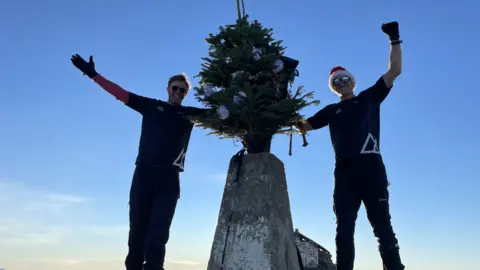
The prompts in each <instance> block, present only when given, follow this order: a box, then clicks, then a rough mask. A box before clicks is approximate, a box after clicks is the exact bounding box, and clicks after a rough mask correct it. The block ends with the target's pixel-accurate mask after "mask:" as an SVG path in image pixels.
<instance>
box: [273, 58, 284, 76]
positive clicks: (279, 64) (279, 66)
mask: <svg viewBox="0 0 480 270" xmlns="http://www.w3.org/2000/svg"><path fill="white" fill-rule="evenodd" d="M273 70H274V71H275V72H276V73H279V72H281V71H282V70H283V61H282V60H280V59H277V60H275V62H273Z"/></svg>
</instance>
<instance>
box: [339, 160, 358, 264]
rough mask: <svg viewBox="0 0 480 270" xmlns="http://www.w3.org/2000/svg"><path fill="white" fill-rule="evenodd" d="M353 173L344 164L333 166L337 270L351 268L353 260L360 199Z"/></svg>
mask: <svg viewBox="0 0 480 270" xmlns="http://www.w3.org/2000/svg"><path fill="white" fill-rule="evenodd" d="M354 173H355V172H354V171H353V170H351V169H350V168H349V166H346V165H343V166H342V165H338V166H337V167H336V168H335V189H334V193H333V209H334V212H335V215H336V219H337V234H336V237H335V243H336V248H337V270H352V269H353V265H354V260H355V244H354V234H355V222H356V220H357V213H358V209H359V208H360V205H361V202H362V201H361V197H360V194H359V192H358V188H357V187H358V184H357V183H358V181H356V180H357V177H355V174H354Z"/></svg>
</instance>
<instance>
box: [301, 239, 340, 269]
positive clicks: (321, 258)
mask: <svg viewBox="0 0 480 270" xmlns="http://www.w3.org/2000/svg"><path fill="white" fill-rule="evenodd" d="M295 244H296V245H297V247H298V250H299V252H300V256H301V259H302V264H303V267H304V270H336V269H337V267H336V266H335V264H334V263H333V261H332V255H331V254H330V252H329V251H328V250H327V249H326V248H324V247H322V246H321V245H319V244H317V243H316V242H315V241H313V240H312V239H310V238H308V237H306V236H305V235H303V234H302V233H300V232H299V231H298V230H295Z"/></svg>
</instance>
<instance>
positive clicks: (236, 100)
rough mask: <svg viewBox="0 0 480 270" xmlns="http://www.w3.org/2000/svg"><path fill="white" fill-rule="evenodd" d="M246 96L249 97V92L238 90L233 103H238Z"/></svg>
mask: <svg viewBox="0 0 480 270" xmlns="http://www.w3.org/2000/svg"><path fill="white" fill-rule="evenodd" d="M246 97H247V94H245V92H243V91H240V92H238V95H235V96H234V97H233V103H235V104H238V103H239V102H240V101H241V100H242V99H244V98H246Z"/></svg>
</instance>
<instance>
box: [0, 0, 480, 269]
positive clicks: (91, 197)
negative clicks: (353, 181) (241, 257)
mask: <svg viewBox="0 0 480 270" xmlns="http://www.w3.org/2000/svg"><path fill="white" fill-rule="evenodd" d="M164 2H165V1H164ZM3 4H4V5H3V8H2V9H0V33H1V34H2V35H1V36H2V37H3V40H4V42H0V49H1V50H2V51H3V52H4V56H3V58H2V60H3V65H1V66H0V88H1V89H2V90H3V91H2V94H3V95H2V98H1V99H0V104H1V105H0V123H1V130H2V132H0V149H2V151H1V152H0V269H1V268H2V267H3V268H4V269H5V270H30V269H33V268H35V269H38V270H60V269H62V270H64V269H69V270H85V269H92V268H96V269H104V270H114V269H121V268H122V267H123V265H124V260H125V256H126V252H127V234H128V193H129V189H130V183H131V178H132V175H133V169H134V166H135V165H134V163H135V158H136V155H137V150H138V142H139V134H140V123H141V115H139V114H138V113H136V112H134V111H133V110H131V109H129V108H128V107H126V106H125V105H123V104H122V103H120V102H119V101H117V100H115V98H113V97H111V96H110V95H109V94H107V93H105V91H104V90H102V89H101V88H100V87H99V86H98V85H96V84H95V83H94V82H92V81H91V80H90V79H88V77H87V76H83V75H82V74H81V72H79V71H78V70H76V69H75V68H74V67H73V66H72V64H71V62H70V56H71V55H72V54H75V53H78V54H80V55H81V56H82V57H83V58H85V59H88V56H90V55H93V56H94V59H95V64H96V68H97V71H98V72H99V73H100V74H102V75H103V76H105V77H106V78H108V79H109V80H112V81H113V82H115V83H117V84H119V85H121V86H122V87H124V88H125V89H128V90H130V91H132V92H134V93H137V94H140V95H144V96H148V97H154V98H159V99H162V100H166V98H167V95H166V92H165V87H166V83H167V80H168V78H169V77H170V76H171V75H173V74H178V73H182V72H185V73H187V75H188V77H189V78H190V79H191V81H192V85H193V86H196V85H197V84H198V79H196V78H194V76H195V75H196V74H198V72H199V71H200V68H201V66H200V65H201V63H202V60H201V57H206V56H207V53H208V44H207V43H206V41H205V38H206V37H207V36H208V34H209V33H215V32H216V31H218V27H219V26H221V25H225V24H231V23H234V22H235V20H236V18H237V15H236V5H235V2H234V1H233V0H231V1H221V0H211V1H205V2H198V1H193V0H187V1H183V2H182V3H180V4H175V3H174V2H168V3H167V2H165V3H163V4H160V2H153V1H146V2H141V3H140V2H138V3H137V4H136V5H133V4H128V3H126V2H119V3H116V4H115V5H112V4H109V3H107V2H95V1H93V0H85V1H82V2H60V1H47V2H42V3H40V2H38V1H33V0H23V1H5V2H4V3H3ZM245 6H246V9H247V13H248V14H249V16H250V19H251V20H254V19H256V20H259V22H260V23H262V24H263V26H265V27H269V28H273V33H274V34H273V36H274V38H275V39H277V40H283V41H284V42H283V45H284V46H285V47H287V49H286V50H285V55H286V56H288V57H292V58H294V59H298V60H299V61H300V63H299V65H298V70H299V73H300V76H299V77H298V78H296V80H295V84H294V87H298V86H301V85H304V86H305V90H306V91H311V90H315V99H319V100H320V101H321V103H320V105H319V106H312V107H309V108H307V109H305V110H303V111H302V112H301V113H302V114H304V115H305V116H307V117H308V116H311V115H313V114H314V113H315V112H317V111H318V110H319V109H321V108H323V107H324V106H326V105H328V104H331V103H334V102H337V101H338V97H337V96H335V94H333V93H332V92H331V91H330V90H329V89H328V74H329V71H330V69H331V68H332V67H334V66H336V65H342V66H344V67H345V68H346V69H348V70H350V71H351V72H352V73H353V74H354V75H355V78H356V81H357V90H356V91H357V93H358V92H360V91H361V90H362V89H365V88H367V87H369V86H371V85H372V84H374V83H375V81H376V80H377V79H378V78H379V77H380V76H381V75H383V73H384V72H386V71H387V68H388V54H389V48H390V47H389V40H388V37H386V35H385V34H384V33H382V31H381V29H380V27H381V25H382V23H386V22H390V21H398V22H399V26H400V27H399V28H400V36H401V39H402V40H403V41H404V42H403V44H402V47H403V64H404V68H403V73H402V74H401V75H400V77H399V78H398V79H397V80H396V82H395V85H394V87H393V89H392V91H391V93H390V94H389V96H388V97H387V98H386V100H385V101H384V102H383V104H382V110H381V114H382V115H381V138H382V139H381V151H382V155H383V158H384V160H385V164H386V168H387V173H388V176H389V179H390V182H391V185H390V188H389V190H390V196H391V199H390V201H391V215H392V224H393V228H394V231H395V232H396V234H397V237H398V240H399V245H400V254H401V256H402V261H403V262H404V264H405V265H406V268H407V269H411V270H423V269H435V270H451V269H462V270H478V269H480V259H479V258H478V254H480V248H479V247H478V243H479V242H480V234H479V233H478V228H480V217H479V215H478V214H477V215H476V214H475V213H478V209H477V208H478V206H479V205H480V198H479V197H478V190H479V188H480V182H479V181H478V175H479V174H480V168H479V166H478V160H479V158H478V153H480V143H479V142H478V138H479V135H480V129H479V126H478V122H479V121H478V116H479V115H480V109H479V106H477V105H476V102H477V100H478V99H479V98H480V91H478V90H477V88H478V86H476V84H475V83H476V79H475V78H476V77H477V76H478V74H477V73H478V68H475V66H477V62H479V61H480V53H479V52H478V49H477V46H478V41H479V40H480V39H479V37H478V35H475V33H476V32H478V30H475V29H477V28H478V27H477V28H475V25H478V22H477V20H476V15H477V14H476V13H475V10H478V9H479V7H480V4H479V3H478V2H474V1H467V0H463V1H460V2H455V4H454V5H453V4H450V3H449V4H447V3H435V5H432V4H430V3H429V2H427V1H417V2H416V3H415V4H413V3H402V4H400V3H393V2H392V3H390V2H389V3H383V2H382V3H376V4H371V5H366V4H362V3H359V2H353V1H347V2H345V3H343V4H338V3H334V2H325V3H323V2H322V3H320V2H318V1H313V0H308V1H306V3H305V5H303V6H302V5H299V4H295V3H294V2H286V3H280V2H279V1H272V0H264V1H245ZM475 7H476V8H475ZM5 41H6V42H5ZM472 83H473V85H472ZM184 105H188V106H198V107H201V106H202V105H201V104H199V103H198V102H197V101H196V100H195V99H194V97H193V91H192V90H191V91H190V93H189V95H188V96H187V97H186V99H185V101H184ZM475 123H477V124H475ZM208 132H209V130H203V129H199V128H194V130H193V132H192V136H191V140H190V144H189V149H188V153H187V157H186V161H185V172H184V173H182V174H181V176H180V177H181V198H180V199H179V201H178V205H177V209H176V214H175V217H174V219H173V223H172V227H171V231H170V239H169V242H168V245H167V263H166V267H165V268H166V269H168V270H199V269H206V266H207V264H208V260H209V256H210V249H211V245H212V242H213V235H214V232H215V227H216V223H217V219H218V214H219V210H220V202H221V199H222V195H223V189H224V184H225V179H226V174H227V169H228V165H229V160H230V158H231V157H232V156H233V155H234V154H236V153H237V151H239V150H240V145H241V144H239V143H237V144H235V143H233V142H232V140H220V139H218V138H217V137H215V136H206V134H207V133H208ZM307 139H308V142H309V145H308V146H307V147H305V148H304V147H302V146H301V144H302V139H301V137H300V136H294V138H293V155H292V156H288V137H287V136H282V135H277V136H275V137H274V139H273V143H272V153H273V154H275V155H276V156H277V157H278V158H279V159H281V160H282V161H283V162H284V164H285V169H286V175H287V184H288V191H289V196H290V206H291V212H292V218H293V224H294V226H293V227H294V229H295V228H298V229H299V231H300V232H301V233H302V234H304V235H306V236H307V237H308V238H310V239H312V240H313V241H315V242H317V243H318V244H320V245H322V246H323V247H325V248H326V249H328V250H329V251H330V253H331V254H332V256H333V258H332V260H333V261H335V241H334V238H335V218H334V214H333V210H332V193H333V168H334V153H333V149H332V146H331V143H330V137H329V132H328V130H327V128H324V129H321V130H317V131H312V132H309V136H308V138H307ZM475 160H477V161H475ZM355 243H356V257H355V269H356V270H375V269H380V268H381V259H380V254H379V252H378V248H377V243H376V239H375V237H374V235H373V232H372V229H371V226H370V224H369V222H368V220H367V218H366V214H365V209H364V207H363V205H362V207H361V209H360V211H359V215H358V219H357V227H356V233H355Z"/></svg>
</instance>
